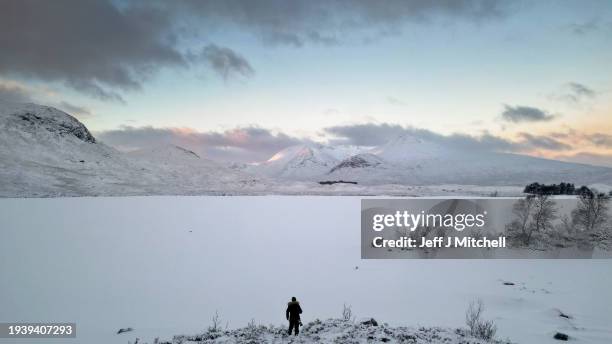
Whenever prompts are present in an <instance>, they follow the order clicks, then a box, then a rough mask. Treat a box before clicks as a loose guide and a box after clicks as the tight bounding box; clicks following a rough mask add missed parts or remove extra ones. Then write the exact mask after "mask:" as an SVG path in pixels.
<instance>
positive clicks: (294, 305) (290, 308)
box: [285, 301, 302, 321]
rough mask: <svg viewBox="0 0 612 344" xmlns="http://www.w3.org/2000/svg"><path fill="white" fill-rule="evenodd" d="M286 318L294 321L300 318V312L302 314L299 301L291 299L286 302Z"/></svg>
mask: <svg viewBox="0 0 612 344" xmlns="http://www.w3.org/2000/svg"><path fill="white" fill-rule="evenodd" d="M285 313H286V316H287V320H289V321H292V320H293V321H295V320H300V314H302V307H300V303H299V302H298V301H291V302H289V303H288V304H287V312H285Z"/></svg>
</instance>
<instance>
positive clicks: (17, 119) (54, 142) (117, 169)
mask: <svg viewBox="0 0 612 344" xmlns="http://www.w3.org/2000/svg"><path fill="white" fill-rule="evenodd" d="M259 186H261V185H260V184H259V182H258V181H257V180H256V179H254V178H253V177H252V176H249V175H247V174H245V173H241V172H238V171H234V170H231V169H228V168H225V167H223V166H221V165H218V164H216V163H214V162H212V161H209V160H205V159H200V158H199V157H198V156H197V155H195V154H194V153H191V152H189V151H187V150H184V149H182V148H180V147H176V146H169V147H159V148H154V149H150V150H147V151H142V152H134V153H130V154H124V153H121V152H119V151H117V150H115V149H113V148H111V147H108V146H106V145H104V144H103V143H100V142H98V141H96V139H95V138H94V137H93V136H92V134H91V133H90V132H89V130H87V128H86V127H85V126H84V125H83V124H82V123H80V122H79V121H78V120H77V119H75V118H74V117H72V116H70V115H68V114H67V113H65V112H62V111H60V110H57V109H55V108H52V107H47V106H40V105H36V104H16V103H0V196H3V197H38V196H40V197H49V196H96V195H113V196H115V195H149V194H207V193H214V194H218V193H231V192H242V191H243V190H244V189H246V190H247V191H248V190H251V189H253V188H255V189H256V188H257V187H259Z"/></svg>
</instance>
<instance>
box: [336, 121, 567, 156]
mask: <svg viewBox="0 0 612 344" xmlns="http://www.w3.org/2000/svg"><path fill="white" fill-rule="evenodd" d="M324 131H325V132H326V133H328V134H331V135H332V136H333V138H332V140H331V142H333V143H336V144H350V145H363V146H377V145H382V144H385V143H386V142H388V141H389V140H391V139H393V138H395V137H397V136H399V135H404V134H407V135H412V136H414V137H416V138H420V139H423V140H426V141H429V142H433V143H438V144H441V145H445V146H447V147H455V148H457V149H463V150H467V151H489V152H510V153H526V152H527V153H528V152H532V151H534V150H547V151H563V150H569V149H571V148H572V147H571V145H569V144H567V143H565V142H561V141H559V140H557V139H555V138H554V137H552V136H544V135H532V134H529V133H520V134H519V136H518V137H517V138H516V139H515V140H509V139H505V138H502V137H499V136H495V135H491V134H489V133H487V132H485V133H483V134H481V135H479V136H472V135H467V134H457V133H456V134H451V135H442V134H439V133H436V132H433V131H431V130H427V129H419V128H413V127H403V126H400V125H397V124H388V123H382V124H375V123H366V124H354V125H344V126H333V127H328V128H325V129H324Z"/></svg>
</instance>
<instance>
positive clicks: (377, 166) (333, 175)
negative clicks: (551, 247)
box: [259, 134, 612, 185]
mask: <svg viewBox="0 0 612 344" xmlns="http://www.w3.org/2000/svg"><path fill="white" fill-rule="evenodd" d="M329 151H334V152H335V153H336V154H335V155H333V156H332V155H331V154H329V153H327V152H329ZM354 152H359V153H358V154H355V155H351V153H354ZM343 154H344V157H343V156H342V155H343ZM263 165H264V168H259V172H260V173H263V174H264V175H269V176H273V177H276V178H281V179H284V178H285V179H292V180H310V181H322V180H344V181H355V182H358V183H360V184H366V185H381V184H408V185H440V184H465V185H526V184H528V183H531V182H534V181H539V182H544V183H559V182H573V183H576V184H585V185H588V184H593V183H603V184H606V185H612V169H610V168H606V167H600V166H591V165H584V164H575V163H567V162H561V161H556V160H548V159H541V158H535V157H530V156H524V155H518V154H506V153H493V152H484V151H473V150H465V149H460V148H457V147H453V146H446V145H443V144H440V143H436V142H430V141H427V140H425V139H422V138H418V137H415V136H412V135H409V134H404V135H401V136H399V137H397V138H394V139H392V140H390V141H389V142H388V143H386V144H384V145H381V146H379V147H374V148H370V149H365V148H364V149H361V151H360V150H359V148H353V149H351V150H343V149H335V150H334V149H333V148H332V147H326V146H317V147H292V148H290V149H286V150H283V151H281V152H279V153H278V154H276V155H274V156H273V157H272V158H271V159H270V160H269V161H267V162H266V163H265V164H263ZM270 166H273V169H266V168H265V167H270Z"/></svg>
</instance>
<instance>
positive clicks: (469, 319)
mask: <svg viewBox="0 0 612 344" xmlns="http://www.w3.org/2000/svg"><path fill="white" fill-rule="evenodd" d="M483 312H484V304H483V303H482V300H478V301H475V302H474V301H472V302H470V305H469V306H468V309H467V311H466V312H465V323H466V325H467V326H468V328H469V329H470V334H471V335H472V336H474V337H476V338H480V339H484V340H492V339H493V338H494V337H495V333H496V332H497V326H495V323H494V322H493V321H492V320H483V319H482V313H483Z"/></svg>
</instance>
